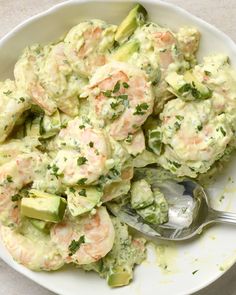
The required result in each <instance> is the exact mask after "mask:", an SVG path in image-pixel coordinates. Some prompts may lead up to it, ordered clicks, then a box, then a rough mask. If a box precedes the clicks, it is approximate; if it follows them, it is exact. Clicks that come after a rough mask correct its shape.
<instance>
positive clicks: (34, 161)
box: [0, 152, 42, 225]
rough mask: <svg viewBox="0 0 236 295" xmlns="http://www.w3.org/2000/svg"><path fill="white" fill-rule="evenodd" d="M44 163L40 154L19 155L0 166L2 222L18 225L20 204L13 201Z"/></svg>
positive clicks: (0, 214) (0, 219)
mask: <svg viewBox="0 0 236 295" xmlns="http://www.w3.org/2000/svg"><path fill="white" fill-rule="evenodd" d="M41 162H42V156H41V155H40V154H39V153H36V152H32V153H29V154H21V155H18V156H17V157H16V158H15V159H13V160H11V161H9V162H8V163H5V164H3V165H2V166H0V184H1V186H0V221H1V223H2V224H4V225H16V224H18V223H19V221H20V216H19V210H18V203H17V202H15V201H12V200H11V197H12V196H14V195H16V194H17V193H18V191H19V190H20V189H22V188H23V187H24V186H25V185H27V184H29V183H31V182H32V181H33V180H34V176H35V170H36V167H39V165H40V163H41Z"/></svg>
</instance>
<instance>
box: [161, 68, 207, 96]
mask: <svg viewBox="0 0 236 295" xmlns="http://www.w3.org/2000/svg"><path fill="white" fill-rule="evenodd" d="M166 82H167V83H168V84H169V85H170V87H169V88H168V90H169V91H170V92H172V93H173V94H175V95H176V96H179V97H180V98H182V99H184V100H187V101H188V100H195V99H208V98H210V97H211V96H212V90H211V89H209V88H208V87H207V86H206V85H204V84H203V83H202V82H200V81H198V79H197V78H196V77H195V76H194V75H193V73H192V72H191V71H187V72H185V74H184V75H178V74H177V73H174V72H173V73H170V74H169V75H168V76H167V77H166Z"/></svg>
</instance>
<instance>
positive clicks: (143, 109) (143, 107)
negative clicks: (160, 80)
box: [133, 102, 148, 115]
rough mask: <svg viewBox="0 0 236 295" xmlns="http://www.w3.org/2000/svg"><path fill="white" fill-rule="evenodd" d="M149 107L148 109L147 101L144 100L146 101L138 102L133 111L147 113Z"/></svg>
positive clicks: (136, 113) (138, 113)
mask: <svg viewBox="0 0 236 295" xmlns="http://www.w3.org/2000/svg"><path fill="white" fill-rule="evenodd" d="M147 109H148V104H147V103H145V102H144V103H141V104H138V105H137V106H136V110H135V112H134V113H133V115H144V114H145V113H146V111H147Z"/></svg>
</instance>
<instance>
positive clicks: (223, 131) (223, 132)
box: [220, 126, 226, 136]
mask: <svg viewBox="0 0 236 295" xmlns="http://www.w3.org/2000/svg"><path fill="white" fill-rule="evenodd" d="M220 131H221V133H222V134H223V136H226V131H225V130H224V128H223V127H222V126H220Z"/></svg>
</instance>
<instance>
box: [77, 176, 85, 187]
mask: <svg viewBox="0 0 236 295" xmlns="http://www.w3.org/2000/svg"><path fill="white" fill-rule="evenodd" d="M87 180H88V178H86V177H84V178H81V179H80V180H79V181H78V182H77V184H78V185H83V184H85V182H86V181H87Z"/></svg>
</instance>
